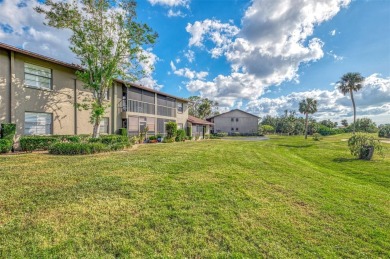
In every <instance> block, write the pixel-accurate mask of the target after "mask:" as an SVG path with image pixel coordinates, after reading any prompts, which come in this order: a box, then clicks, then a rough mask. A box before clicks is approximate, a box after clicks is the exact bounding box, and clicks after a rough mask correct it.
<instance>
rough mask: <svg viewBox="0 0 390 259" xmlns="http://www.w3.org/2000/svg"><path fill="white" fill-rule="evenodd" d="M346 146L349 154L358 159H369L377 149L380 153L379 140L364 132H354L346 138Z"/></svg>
mask: <svg viewBox="0 0 390 259" xmlns="http://www.w3.org/2000/svg"><path fill="white" fill-rule="evenodd" d="M348 147H349V149H350V150H351V154H352V155H353V156H356V157H357V158H359V159H366V160H370V159H371V157H372V155H373V152H374V150H377V151H378V153H379V154H380V155H383V153H382V146H381V144H380V142H379V140H377V139H374V137H372V136H370V135H366V134H359V133H358V134H356V135H354V136H352V137H350V138H349V139H348Z"/></svg>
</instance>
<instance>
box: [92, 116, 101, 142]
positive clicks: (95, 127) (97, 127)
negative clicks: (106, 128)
mask: <svg viewBox="0 0 390 259" xmlns="http://www.w3.org/2000/svg"><path fill="white" fill-rule="evenodd" d="M99 134H100V121H98V120H96V121H95V123H94V124H93V135H92V138H98V137H99Z"/></svg>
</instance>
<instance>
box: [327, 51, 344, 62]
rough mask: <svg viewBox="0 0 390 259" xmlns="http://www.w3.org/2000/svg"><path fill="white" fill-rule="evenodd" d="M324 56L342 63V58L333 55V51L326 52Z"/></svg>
mask: <svg viewBox="0 0 390 259" xmlns="http://www.w3.org/2000/svg"><path fill="white" fill-rule="evenodd" d="M326 54H328V55H329V56H331V57H332V58H334V60H336V61H342V60H343V59H344V57H343V56H339V55H337V54H335V53H334V52H333V50H331V51H329V52H327V53H326Z"/></svg>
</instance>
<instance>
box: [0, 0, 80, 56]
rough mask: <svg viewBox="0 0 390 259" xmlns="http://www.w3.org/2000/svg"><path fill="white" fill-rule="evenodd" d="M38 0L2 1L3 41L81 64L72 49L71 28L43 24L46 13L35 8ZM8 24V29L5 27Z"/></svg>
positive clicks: (0, 38)
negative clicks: (65, 28) (43, 13)
mask: <svg viewBox="0 0 390 259" xmlns="http://www.w3.org/2000/svg"><path fill="white" fill-rule="evenodd" d="M36 5H38V3H37V2H36V1H32V0H26V1H23V4H20V2H19V1H14V0H3V1H0V10H1V15H0V24H2V25H3V26H1V27H3V29H2V28H0V41H1V42H4V43H7V44H9V45H13V46H16V47H20V48H23V49H27V50H30V51H33V52H36V53H39V54H42V55H46V56H50V57H53V58H56V59H60V60H63V61H66V62H69V63H78V61H77V60H76V58H75V55H74V54H73V53H72V52H71V51H70V49H69V41H68V39H69V38H70V36H71V32H70V31H69V30H58V29H55V28H52V27H49V26H46V25H44V24H43V22H44V16H43V15H40V14H38V13H36V12H35V11H34V10H33V8H34V7H35V6H36ZM4 27H6V28H7V29H5V30H4Z"/></svg>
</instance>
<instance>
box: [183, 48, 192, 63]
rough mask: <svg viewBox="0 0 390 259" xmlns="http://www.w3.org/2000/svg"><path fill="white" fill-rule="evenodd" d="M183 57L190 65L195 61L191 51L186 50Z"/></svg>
mask: <svg viewBox="0 0 390 259" xmlns="http://www.w3.org/2000/svg"><path fill="white" fill-rule="evenodd" d="M184 56H185V57H186V58H187V60H188V62H190V63H192V62H194V60H195V52H194V51H192V50H190V49H189V50H188V51H187V52H185V53H184Z"/></svg>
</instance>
